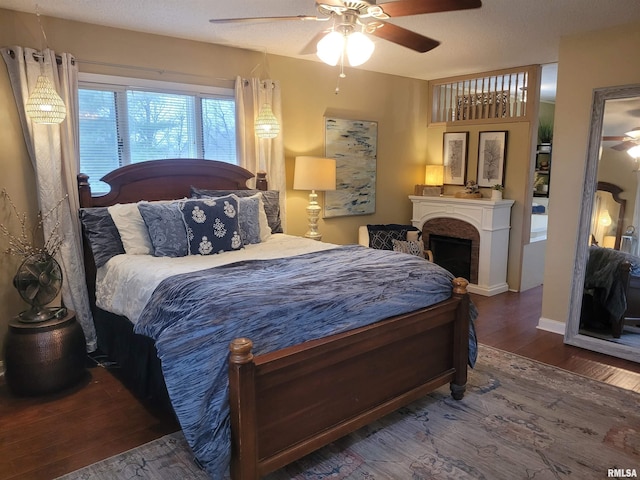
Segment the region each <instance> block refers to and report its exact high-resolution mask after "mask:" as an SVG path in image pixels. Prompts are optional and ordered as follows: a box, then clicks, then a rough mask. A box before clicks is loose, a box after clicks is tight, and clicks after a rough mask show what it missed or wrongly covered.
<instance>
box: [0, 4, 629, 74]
mask: <svg viewBox="0 0 640 480" xmlns="http://www.w3.org/2000/svg"><path fill="white" fill-rule="evenodd" d="M400 1H402V0H400ZM482 3H483V6H482V7H481V8H480V9H474V10H463V11H458V12H446V13H435V14H425V15H416V16H411V17H401V18H396V19H392V20H391V22H392V23H395V24H397V25H399V26H402V27H405V28H408V29H410V30H413V31H416V32H418V33H421V34H423V35H426V36H428V37H431V38H434V39H436V40H439V41H440V42H441V45H440V46H439V47H437V48H436V49H434V50H432V51H430V52H427V53H422V54H421V53H416V52H414V51H412V50H409V49H407V48H404V47H400V46H397V45H395V44H392V43H389V42H387V41H384V40H381V39H375V43H376V51H375V52H374V54H373V57H372V58H371V60H369V61H368V62H367V63H366V64H365V65H363V66H361V67H358V68H363V69H366V70H372V71H377V72H383V73H389V74H394V75H401V76H405V77H412V78H419V79H425V80H429V79H435V78H442V77H447V76H452V75H459V74H466V73H470V72H483V71H488V70H495V69H500V68H507V67H514V66H522V65H530V64H547V63H553V62H556V61H557V60H558V44H559V40H560V37H561V36H564V35H571V34H575V33H578V32H587V31H590V30H597V29H601V28H606V27H611V26H615V25H618V24H622V23H627V22H632V21H634V20H640V1H639V0H483V2H482ZM36 6H37V8H38V9H39V11H40V13H41V14H42V15H43V16H53V17H60V18H65V19H70V20H77V21H81V22H88V23H93V24H99V25H105V26H111V27H119V28H125V29H130V30H137V31H141V32H148V33H157V34H161V35H169V36H174V37H180V38H186V39H191V40H199V41H204V42H210V43H217V44H223V45H228V46H235V47H241V48H247V49H253V50H259V51H266V52H268V53H272V54H277V55H284V56H288V57H296V58H305V59H309V60H317V59H316V57H315V55H300V53H299V52H300V51H301V50H302V48H303V47H304V46H305V45H306V44H307V43H308V42H309V41H310V40H311V38H312V37H313V36H314V35H315V34H316V33H317V32H319V31H320V30H322V29H323V28H324V27H325V26H326V23H320V22H313V21H305V22H302V21H297V20H292V21H285V22H282V21H280V22H259V23H248V24H225V25H219V24H217V25H213V24H210V23H209V22H208V20H209V19H210V18H227V17H247V16H265V15H266V16H274V15H275V16H278V15H301V14H305V15H316V14H317V11H316V8H315V4H314V1H313V0H296V1H292V0H269V1H265V0H226V1H222V0H45V1H42V0H0V8H8V9H12V10H19V11H24V12H29V13H35V12H36Z"/></svg>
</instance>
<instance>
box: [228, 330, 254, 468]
mask: <svg viewBox="0 0 640 480" xmlns="http://www.w3.org/2000/svg"><path fill="white" fill-rule="evenodd" d="M252 347H253V343H252V342H251V340H249V339H248V338H236V339H235V340H233V341H232V342H231V344H230V345H229V351H230V354H229V404H230V414H231V478H232V479H233V480H257V479H258V438H257V432H256V428H255V426H256V403H255V402H256V395H255V382H254V376H255V364H254V363H253V354H252V353H251V348H252Z"/></svg>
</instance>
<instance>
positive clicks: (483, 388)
mask: <svg viewBox="0 0 640 480" xmlns="http://www.w3.org/2000/svg"><path fill="white" fill-rule="evenodd" d="M634 473H635V474H636V475H638V474H640V395H638V394H636V393H633V392H630V391H627V390H623V389H619V388H616V387H613V386H611V385H607V384H603V383H600V382H597V381H594V380H591V379H588V378H585V377H582V376H579V375H575V374H573V373H570V372H567V371H564V370H560V369H558V368H554V367H551V366H548V365H544V364H541V363H538V362H535V361H531V360H528V359H525V358H523V357H519V356H517V355H513V354H510V353H507V352H503V351H501V350H496V349H493V348H490V347H487V346H480V354H479V361H478V364H477V365H476V368H475V369H473V370H470V371H469V383H468V386H467V393H466V395H465V397H464V399H463V400H462V401H455V400H453V399H452V398H451V396H450V395H449V392H448V388H447V387H443V388H441V389H439V390H437V391H436V392H434V393H432V394H431V395H429V396H428V397H425V398H424V399H421V400H419V401H417V402H414V403H412V404H411V405H409V406H408V407H406V408H402V409H400V410H399V411H398V412H395V413H393V414H390V415H388V416H386V417H385V418H383V419H381V420H379V421H377V422H375V423H373V424H371V425H369V426H367V427H364V428H362V429H360V430H358V431H357V432H355V433H353V434H351V435H348V436H347V437H344V438H343V439H341V440H339V441H337V442H334V443H332V444H331V445H328V446H327V447H325V448H323V449H321V450H319V451H317V452H315V453H313V454H311V455H309V456H307V457H305V458H303V459H302V460H300V461H298V462H296V463H294V464H292V465H289V466H287V467H285V468H283V469H281V470H279V471H277V472H274V473H273V474H271V475H269V476H268V477H267V478H268V479H269V480H284V479H299V480H320V479H336V480H340V479H350V480H355V479H359V480H382V479H393V480H404V479H412V480H419V479H434V480H436V479H437V480H445V479H451V480H461V479H474V480H475V479H486V480H500V479H505V480H507V479H508V480H513V479H536V480H546V479H556V480H557V479H564V478H572V479H580V480H585V479H605V478H611V477H613V476H620V477H621V478H629V477H630V476H632V475H633V474H634ZM633 477H635V475H633ZM61 478H62V479H64V480H78V479H92V480H116V479H117V480H122V479H130V478H136V479H140V478H141V479H153V480H173V479H202V480H206V479H207V475H206V474H205V473H204V472H203V471H202V470H200V469H199V468H198V466H197V464H196V463H195V462H194V460H193V456H192V455H191V453H190V451H189V448H188V446H187V444H186V442H185V440H184V437H183V436H182V434H181V433H180V432H177V433H174V434H171V435H167V436H165V437H163V438H161V439H158V440H155V441H153V442H150V443H148V444H146V445H143V446H141V447H138V448H135V449H133V450H130V451H128V452H125V453H123V454H120V455H117V456H114V457H112V458H109V459H106V460H104V461H101V462H98V463H96V464H93V465H90V466H88V467H86V468H83V469H81V470H78V471H76V472H73V473H71V474H68V475H65V476H64V477H61Z"/></svg>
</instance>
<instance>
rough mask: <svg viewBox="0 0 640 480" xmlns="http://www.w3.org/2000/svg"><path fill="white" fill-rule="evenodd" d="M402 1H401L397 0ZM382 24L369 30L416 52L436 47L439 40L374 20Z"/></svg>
mask: <svg viewBox="0 0 640 480" xmlns="http://www.w3.org/2000/svg"><path fill="white" fill-rule="evenodd" d="M398 3H402V2H398ZM376 22H379V23H381V24H382V25H381V26H380V27H378V28H376V29H375V30H374V31H372V32H371V34H372V35H375V36H376V37H380V38H384V39H385V40H388V41H390V42H393V43H397V44H398V45H402V46H403V47H407V48H410V49H411V50H415V51H416V52H420V53H424V52H428V51H429V50H432V49H434V48H436V47H437V46H438V45H440V42H438V41H437V40H434V39H433V38H429V37H425V36H424V35H420V34H419V33H415V32H412V31H411V30H407V29H406V28H402V27H399V26H397V25H394V24H393V23H387V22H383V21H381V20H376Z"/></svg>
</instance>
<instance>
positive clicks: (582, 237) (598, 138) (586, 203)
mask: <svg viewBox="0 0 640 480" xmlns="http://www.w3.org/2000/svg"><path fill="white" fill-rule="evenodd" d="M633 97H640V84H636V85H625V86H618V87H605V88H596V89H594V91H593V103H592V107H591V128H590V132H589V145H588V150H587V162H586V167H585V179H584V189H583V197H582V211H581V212H580V222H579V229H578V239H577V242H576V243H577V244H576V260H575V265H574V270H573V285H572V290H571V291H572V293H571V302H570V304H569V318H568V321H567V327H566V329H565V334H564V342H565V343H567V344H569V345H575V346H577V347H581V348H586V349H588V350H593V351H595V352H600V353H604V354H606V355H611V356H614V357H618V358H624V359H627V360H631V361H634V362H640V351H638V349H634V348H632V347H629V346H627V345H622V344H619V343H615V342H611V341H608V340H602V339H599V338H595V337H590V336H588V335H583V334H581V333H580V331H579V330H580V312H581V310H582V293H583V290H584V275H585V271H586V267H587V257H588V254H589V229H590V225H591V214H592V211H593V200H594V197H595V192H596V187H597V183H598V163H599V159H600V147H601V144H602V122H603V120H604V118H603V117H604V107H605V102H606V101H607V100H616V99H624V98H633Z"/></svg>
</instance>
